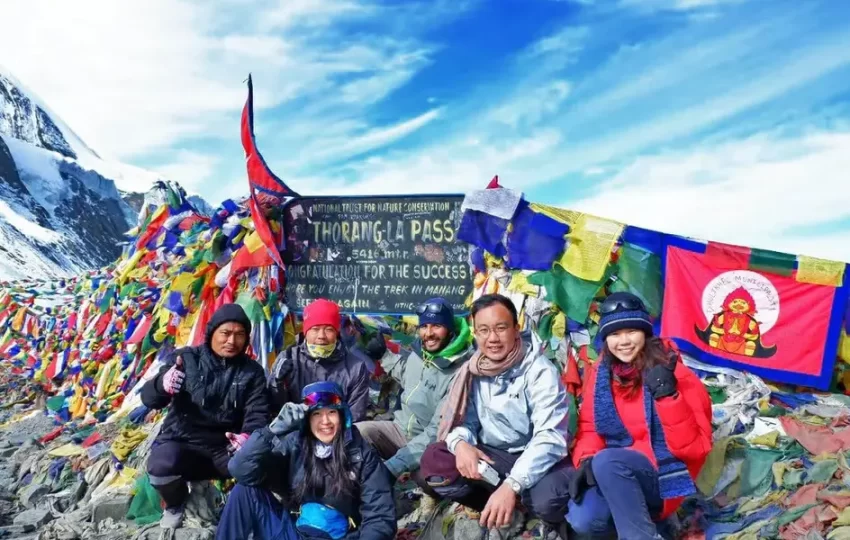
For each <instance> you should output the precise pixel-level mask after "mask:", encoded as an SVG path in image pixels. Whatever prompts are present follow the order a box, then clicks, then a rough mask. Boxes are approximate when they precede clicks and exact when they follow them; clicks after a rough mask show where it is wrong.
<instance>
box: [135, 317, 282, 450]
mask: <svg viewBox="0 0 850 540" xmlns="http://www.w3.org/2000/svg"><path fill="white" fill-rule="evenodd" d="M217 315H218V319H217V318H216V316H213V320H212V321H210V324H209V326H208V327H207V336H206V343H205V344H204V345H201V346H199V347H184V348H182V349H177V350H176V351H174V352H173V353H171V355H169V356H168V358H167V359H166V360H165V363H164V365H163V366H162V367H161V368H160V370H159V373H157V374H156V376H155V377H154V378H153V379H151V380H149V381H148V382H147V383H145V385H144V386H143V387H142V403H143V404H144V405H145V406H147V407H150V408H151V409H162V408H164V407H166V406H169V405H170V406H171V408H170V410H169V411H168V416H166V417H165V422H164V423H163V425H162V431H160V434H159V437H158V439H159V440H171V441H180V442H187V443H194V444H200V445H205V444H209V445H216V446H218V445H226V444H227V443H228V441H227V437H225V435H224V434H225V432H228V431H229V432H232V433H251V432H252V431H254V430H256V429H260V428H261V427H263V426H265V425H267V424H268V419H269V414H270V410H269V405H270V403H269V394H268V391H267V390H266V387H265V371H264V370H263V368H262V366H260V364H258V363H257V362H255V361H253V360H251V359H250V358H249V357H248V356H247V355H245V354H241V355H239V356H237V357H236V358H231V359H227V360H225V359H223V358H220V357H218V356H216V355H215V353H213V351H212V349H210V347H209V343H210V339H211V337H212V333H213V331H214V330H215V328H216V327H217V326H218V325H219V324H221V320H222V319H224V317H222V316H221V315H219V314H217ZM248 324H250V323H248ZM177 356H181V357H182V358H183V371H184V373H185V374H186V378H185V379H184V380H183V387H182V388H181V389H180V392H178V393H177V394H176V395H174V396H173V397H172V396H171V395H170V394H168V393H167V392H166V391H165V390H164V389H163V387H162V378H163V375H165V372H166V371H168V370H169V369H170V368H171V366H173V365H174V362H175V361H176V360H177Z"/></svg>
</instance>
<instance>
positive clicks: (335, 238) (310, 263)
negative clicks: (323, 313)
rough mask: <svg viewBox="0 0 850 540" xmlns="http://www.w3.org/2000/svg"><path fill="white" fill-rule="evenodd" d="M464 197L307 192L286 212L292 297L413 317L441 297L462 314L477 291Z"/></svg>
mask: <svg viewBox="0 0 850 540" xmlns="http://www.w3.org/2000/svg"><path fill="white" fill-rule="evenodd" d="M462 202H463V196H462V195H433V196H432V195H420V196H391V197H385V196H381V197H378V196H376V197H306V198H301V199H297V200H294V201H293V202H291V203H290V204H289V205H288V206H287V207H286V209H285V212H284V218H283V219H284V231H285V234H286V250H285V252H284V253H283V259H284V262H285V263H286V294H287V304H288V305H289V307H290V309H292V310H295V311H301V310H302V309H303V308H304V306H306V305H307V304H309V303H310V302H312V301H313V300H315V299H317V298H327V299H329V300H333V301H334V302H337V303H338V304H339V305H340V306H341V307H342V309H343V310H344V311H346V312H357V313H364V314H366V313H371V314H410V313H412V312H413V311H414V310H415V309H416V307H417V306H418V305H420V304H421V303H422V302H424V301H425V300H428V299H429V298H433V297H436V296H441V297H443V298H445V299H446V300H448V301H449V302H450V303H451V304H452V306H453V307H454V309H455V310H456V312H458V313H463V312H465V311H466V308H465V307H464V302H465V300H466V298H467V296H468V295H469V293H470V292H471V291H472V271H471V268H470V266H469V246H468V244H466V243H464V242H461V241H458V240H457V230H458V227H459V225H460V218H461V210H460V207H461V203H462Z"/></svg>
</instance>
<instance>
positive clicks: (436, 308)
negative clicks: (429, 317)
mask: <svg viewBox="0 0 850 540" xmlns="http://www.w3.org/2000/svg"><path fill="white" fill-rule="evenodd" d="M444 309H446V306H445V304H440V303H436V302H434V303H430V304H422V305H421V306H419V307H418V308H416V314H417V315H419V316H420V317H421V316H422V315H425V313H435V314H436V313H440V312H442V311H443V310H444Z"/></svg>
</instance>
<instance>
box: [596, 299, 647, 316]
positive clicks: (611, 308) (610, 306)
mask: <svg viewBox="0 0 850 540" xmlns="http://www.w3.org/2000/svg"><path fill="white" fill-rule="evenodd" d="M621 309H622V310H626V311H646V308H645V307H643V302H641V301H640V300H637V299H631V298H625V299H616V300H610V299H606V300H605V301H604V302H602V305H601V306H599V313H601V314H602V315H610V314H611V313H614V312H615V311H617V310H621Z"/></svg>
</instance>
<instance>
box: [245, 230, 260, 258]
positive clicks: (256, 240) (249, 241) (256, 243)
mask: <svg viewBox="0 0 850 540" xmlns="http://www.w3.org/2000/svg"><path fill="white" fill-rule="evenodd" d="M262 247H263V241H262V240H261V239H260V235H259V234H257V231H252V232H251V234H249V235H248V236H246V237H245V248H246V249H247V250H248V251H250V252H251V253H254V252H255V251H257V250H258V249H260V248H262Z"/></svg>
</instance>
